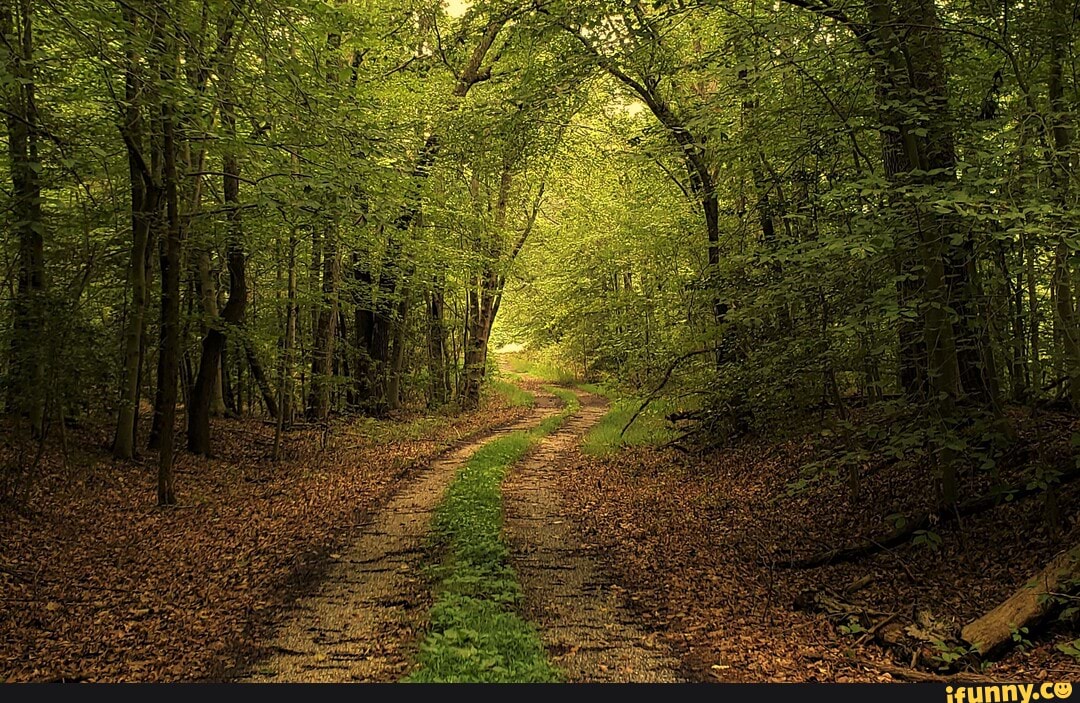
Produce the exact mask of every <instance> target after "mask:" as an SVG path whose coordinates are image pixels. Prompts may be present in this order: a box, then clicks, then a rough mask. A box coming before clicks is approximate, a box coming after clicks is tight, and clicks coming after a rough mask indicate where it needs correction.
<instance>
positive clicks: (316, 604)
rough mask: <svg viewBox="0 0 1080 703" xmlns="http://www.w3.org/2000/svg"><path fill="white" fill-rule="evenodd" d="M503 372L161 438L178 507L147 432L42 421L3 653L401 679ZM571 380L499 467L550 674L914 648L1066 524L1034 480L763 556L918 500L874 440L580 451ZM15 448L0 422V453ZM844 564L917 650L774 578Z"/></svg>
mask: <svg viewBox="0 0 1080 703" xmlns="http://www.w3.org/2000/svg"><path fill="white" fill-rule="evenodd" d="M519 382H521V381H520V379H519ZM523 384H524V385H525V386H526V387H527V388H528V390H529V391H530V392H531V393H533V395H534V396H535V397H536V398H537V403H536V405H535V407H534V408H532V409H530V408H526V407H511V406H509V405H508V404H507V403H505V402H501V401H500V400H499V399H497V398H492V399H489V400H488V402H486V404H485V405H484V407H483V408H481V410H479V411H477V412H473V413H465V414H461V415H446V416H438V415H437V416H429V415H419V414H418V415H409V416H404V417H401V418H397V419H395V420H393V421H380V422H375V421H356V420H351V421H344V420H343V421H341V422H339V423H337V424H335V425H334V426H332V427H329V428H318V427H309V428H298V429H297V430H295V431H293V432H292V433H291V434H290V436H289V438H288V442H287V443H286V446H287V447H288V449H289V451H288V453H287V455H286V456H285V457H284V458H283V459H282V461H280V462H276V463H275V462H272V461H270V459H269V458H268V457H269V455H270V448H271V444H272V438H273V428H272V427H270V426H269V425H267V424H265V423H262V422H258V421H254V420H249V421H238V420H222V421H219V422H217V423H216V430H217V431H218V436H219V437H220V438H221V441H220V443H219V445H220V451H219V455H218V456H217V457H216V458H214V459H195V458H193V457H191V456H189V455H187V454H186V453H183V452H181V453H180V454H179V457H180V459H179V466H178V471H177V484H178V491H179V494H180V499H181V507H179V508H175V509H165V510H162V509H158V508H157V507H155V505H154V500H153V499H154V490H153V487H154V482H153V481H154V479H153V462H152V461H151V460H150V459H151V458H152V457H149V456H148V457H147V458H146V460H145V462H144V463H136V464H131V463H124V462H116V461H113V460H112V459H110V458H109V456H108V453H107V451H106V445H107V435H106V434H105V433H104V429H103V428H101V429H99V430H97V431H95V430H93V429H90V428H84V429H82V430H79V431H74V430H72V431H69V434H68V436H67V437H66V438H64V439H65V441H64V442H63V446H61V444H60V443H59V441H58V442H57V443H56V446H52V445H50V446H48V447H47V448H46V451H45V453H44V454H43V460H42V462H41V463H40V467H39V469H38V474H37V476H36V478H35V480H34V482H33V483H32V484H31V487H30V489H29V490H28V492H27V493H25V494H24V496H23V499H22V502H21V507H20V508H19V509H18V510H15V509H12V508H5V509H3V512H0V532H2V533H3V534H4V539H3V541H2V543H0V681H4V680H6V681H31V680H33V681H42V680H46V681H48V680H52V681H59V680H72V681H178V680H233V681H235V680H253V681H283V680H284V681H350V680H379V681H395V680H400V679H401V678H402V677H403V676H404V675H405V674H407V673H408V671H409V667H410V663H411V662H412V661H413V659H414V656H413V655H414V654H415V649H416V646H417V644H418V640H419V638H418V637H417V635H419V634H422V633H423V631H424V628H425V626H426V624H427V623H426V617H427V614H428V612H429V608H430V606H431V603H432V597H433V594H432V587H433V584H432V583H430V581H429V580H428V579H427V578H426V576H425V568H424V567H423V566H422V564H424V563H427V564H430V563H431V561H432V560H433V559H437V558H438V555H434V554H431V553H430V550H429V543H428V539H427V536H428V532H429V522H430V518H431V513H432V510H433V508H434V507H435V505H436V504H437V503H438V502H439V500H440V499H441V497H442V496H443V494H444V493H445V490H446V487H447V485H449V483H450V481H451V480H452V479H453V478H454V476H455V474H456V473H457V469H458V468H459V467H460V466H462V464H463V462H464V461H465V460H466V459H467V458H468V457H469V455H471V454H472V453H473V452H474V451H475V450H476V449H477V448H479V447H480V446H482V445H484V444H485V443H487V442H489V441H492V440H494V439H495V438H496V437H500V436H504V435H505V434H506V432H508V431H509V430H510V429H524V428H531V427H535V426H536V425H537V424H539V422H540V421H541V420H542V419H543V418H545V417H549V416H551V415H552V414H553V413H555V412H556V411H557V408H556V406H557V403H556V401H555V399H554V398H553V397H552V396H551V394H549V393H547V392H546V391H544V390H543V389H542V387H541V386H540V384H539V383H536V382H533V381H528V380H526V381H524V382H523ZM578 398H579V400H580V402H581V409H580V410H579V411H578V412H577V413H575V414H574V415H573V416H572V417H570V418H568V420H567V421H566V422H565V423H564V424H563V425H562V426H561V427H559V428H558V429H556V430H555V431H554V432H552V433H551V434H549V435H548V436H546V437H544V438H543V439H542V440H540V441H539V443H538V445H537V446H536V447H535V448H534V449H533V450H532V451H531V452H530V454H529V455H528V456H526V458H525V459H523V460H522V461H520V462H519V463H518V464H517V465H516V466H514V467H513V468H512V470H511V472H510V473H509V475H508V476H507V478H506V480H505V482H504V484H503V490H504V501H505V523H504V534H505V539H506V541H507V543H508V545H509V547H510V560H511V563H512V566H513V567H514V570H515V572H516V574H517V577H518V579H519V581H520V582H521V585H522V587H523V589H524V594H525V600H524V605H523V607H522V614H523V615H524V617H525V618H526V619H527V620H528V621H529V622H531V623H532V624H533V625H535V626H536V627H537V629H538V630H539V634H540V636H541V638H542V640H543V643H544V645H545V647H546V649H547V651H548V655H549V658H550V660H551V662H552V663H553V664H554V665H555V666H556V667H557V668H558V669H559V670H560V671H561V672H562V673H563V675H564V677H565V678H566V679H567V680H571V681H808V680H809V681H893V680H901V679H904V678H906V677H908V676H909V675H910V674H912V673H914V672H916V671H917V672H921V675H924V676H925V675H926V674H927V673H931V674H933V672H935V670H936V668H937V664H938V663H939V661H938V660H936V659H935V657H936V656H939V655H946V654H947V652H946V651H944V650H939V649H936V645H933V644H932V641H933V640H934V639H936V638H937V637H938V636H939V635H940V634H944V633H949V632H955V631H956V630H957V629H958V628H959V626H960V625H962V624H963V623H965V622H967V621H969V620H971V619H973V618H975V617H977V616H978V615H980V614H982V613H983V612H985V611H986V610H988V609H990V608H992V607H993V606H994V605H995V604H997V603H998V602H999V601H1000V600H1002V599H1003V598H1005V597H1006V596H1007V595H1008V594H1009V593H1011V592H1012V590H1014V589H1015V588H1017V587H1018V586H1020V585H1021V584H1023V583H1024V582H1025V581H1026V580H1027V579H1028V578H1030V576H1031V574H1033V573H1034V572H1035V571H1037V570H1038V569H1039V568H1041V567H1042V566H1043V565H1045V564H1046V563H1047V562H1048V561H1049V560H1050V559H1051V558H1052V557H1053V556H1054V554H1056V553H1057V552H1059V551H1060V550H1061V549H1062V548H1063V547H1064V546H1066V545H1072V544H1075V543H1076V542H1077V539H1078V536H1080V526H1078V525H1077V522H1076V520H1075V517H1074V516H1073V513H1072V512H1071V511H1070V510H1068V508H1069V507H1070V506H1076V505H1078V504H1080V484H1077V483H1073V484H1070V485H1069V486H1066V487H1064V488H1062V489H1061V490H1060V492H1059V495H1058V506H1059V509H1060V512H1061V514H1062V515H1063V517H1062V519H1061V520H1060V522H1059V524H1058V525H1057V526H1056V527H1055V526H1052V525H1050V524H1049V523H1048V522H1047V521H1046V520H1045V519H1044V517H1043V511H1042V509H1041V505H1040V503H1039V502H1038V500H1030V501H1018V502H1016V503H1007V504H1004V505H1002V506H999V507H997V508H994V509H993V510H990V511H987V512H984V513H980V514H977V515H973V516H970V517H967V518H965V519H964V520H962V521H961V522H960V523H959V524H958V525H956V524H954V525H952V526H946V525H942V526H940V527H938V528H936V529H938V532H939V533H940V536H941V544H940V545H939V546H937V547H931V546H927V545H917V544H908V545H905V546H901V547H897V548H895V549H892V550H886V551H883V552H881V553H879V554H876V555H873V556H869V557H866V558H863V559H858V560H855V561H852V562H850V563H846V564H836V565H831V566H825V567H819V568H815V569H804V570H800V569H793V568H787V567H786V566H785V565H784V563H783V561H784V557H785V555H790V554H796V555H808V554H811V553H814V552H816V551H818V550H820V549H822V548H824V547H831V546H837V545H841V544H845V543H848V542H850V541H853V540H855V539H857V538H859V537H866V536H871V535H874V534H880V533H881V528H882V525H883V524H884V523H885V522H886V516H888V515H891V514H894V513H912V514H913V513H914V512H917V510H918V508H919V506H923V505H926V504H928V501H929V499H930V496H929V491H931V490H932V489H931V487H930V486H928V485H926V484H927V482H926V481H925V477H924V476H923V472H922V470H921V469H920V468H919V467H917V466H904V465H900V464H888V465H881V466H876V467H874V468H873V469H872V470H868V471H866V472H865V473H866V477H865V480H864V483H863V485H862V487H861V491H860V495H859V497H858V499H856V500H852V499H850V498H847V497H845V496H844V494H843V492H842V490H840V489H838V487H837V486H836V485H835V484H832V483H829V482H822V483H820V484H815V485H812V486H810V487H809V488H808V489H807V490H805V491H803V492H799V493H791V492H789V491H788V490H787V487H788V486H789V485H790V484H791V483H792V482H794V481H795V480H797V479H798V477H799V469H800V467H802V466H803V465H804V464H805V463H806V462H807V461H809V460H810V459H813V458H816V457H818V456H819V453H820V449H821V447H820V446H819V443H818V439H817V438H815V437H812V436H807V437H804V438H802V439H792V440H787V441H767V440H764V439H762V438H747V439H745V440H742V441H741V442H739V443H737V444H735V445H734V446H731V447H729V448H727V449H724V450H721V451H717V452H713V453H710V454H708V455H705V456H694V457H690V456H687V455H685V454H683V453H679V452H675V451H673V450H661V449H648V448H642V447H636V448H633V449H631V450H624V451H622V452H619V453H616V454H614V455H611V456H608V457H605V458H598V457H593V456H587V455H586V454H584V453H583V452H582V450H581V439H582V437H583V436H584V435H585V434H586V433H587V431H588V430H589V429H590V428H591V427H592V426H594V425H595V424H596V423H597V422H598V421H599V420H600V418H601V417H602V416H603V415H604V413H605V411H606V401H605V400H603V399H602V398H600V397H598V396H594V395H591V394H587V393H582V392H579V393H578ZM1055 423H1056V424H1055ZM1016 424H1017V427H1018V428H1019V431H1020V437H1019V443H1020V444H1021V445H1026V446H1028V447H1029V448H1031V447H1035V446H1036V445H1038V446H1037V449H1038V452H1039V456H1040V460H1041V461H1044V462H1046V463H1047V464H1048V465H1054V464H1055V462H1057V461H1058V460H1059V459H1063V458H1065V457H1067V456H1069V455H1070V452H1069V449H1068V437H1069V434H1070V432H1071V431H1072V430H1073V429H1075V428H1073V427H1072V426H1071V425H1069V424H1068V423H1067V422H1066V421H1065V420H1063V419H1060V418H1055V417H1054V416H1049V415H1048V416H1046V417H1045V418H1043V419H1042V420H1040V424H1038V425H1035V424H1033V423H1030V422H1025V421H1024V420H1023V418H1017V422H1016ZM1058 425H1060V426H1058ZM10 435H11V433H6V434H5V436H10ZM1051 436H1052V437H1057V438H1063V439H1062V441H1061V442H1058V444H1054V443H1053V442H1048V441H1047V440H1046V439H1045V438H1046V437H1051ZM5 441H6V440H5ZM64 446H66V447H67V450H65V449H64ZM17 449H18V447H17V446H11V445H9V446H4V447H2V448H0V459H2V460H4V461H13V460H14V459H15V458H16V456H15V454H14V452H15V451H16V450H17ZM1003 470H1004V471H1005V474H1006V475H1004V476H1002V478H1003V479H1004V480H1006V481H1009V482H1013V483H1015V482H1016V481H1017V480H1019V478H1020V477H1021V476H1022V473H1021V471H1022V470H1021V468H1019V465H1018V467H1016V468H1014V469H1008V468H1005V469H1003ZM1010 471H1012V472H1013V473H1009V472H1010ZM1013 474H1015V475H1013ZM963 489H964V491H965V493H966V494H967V495H979V494H981V492H984V491H985V490H986V489H987V486H986V485H985V477H980V475H979V474H972V475H970V476H966V477H965V478H964V483H963ZM853 583H855V584H859V586H858V588H857V589H855V590H854V591H851V592H850V593H847V594H846V595H845V598H847V599H848V600H849V601H851V602H852V603H853V604H857V606H858V607H859V608H860V609H862V610H865V611H866V612H870V613H874V614H875V617H877V618H878V620H877V622H881V621H882V620H886V619H887V620H889V621H890V622H896V623H898V624H901V625H903V626H904V629H905V631H906V632H908V634H909V635H910V636H911V637H914V638H916V639H918V638H922V639H923V640H925V641H924V642H923V643H922V644H921V646H919V647H917V648H916V650H915V652H916V653H915V656H914V661H913V660H912V659H911V658H909V657H908V656H907V655H906V654H905V655H904V656H900V655H898V653H897V651H896V650H895V649H894V648H888V647H886V646H884V645H882V644H880V643H879V642H878V641H877V640H876V639H875V637H873V636H872V633H868V632H867V631H866V628H865V627H856V626H853V625H854V623H851V622H837V621H836V620H835V619H833V620H830V619H829V618H827V617H825V616H824V615H822V614H821V613H815V612H807V611H806V610H804V609H801V608H800V607H798V606H797V603H798V602H799V600H800V597H801V596H802V595H803V594H804V593H805V592H806V591H807V590H815V591H821V590H823V589H828V590H832V591H834V592H837V593H845V589H846V588H847V587H848V586H849V585H850V584H853ZM840 625H843V626H844V627H839V626H840ZM1073 637H1075V633H1074V632H1073V628H1072V626H1071V625H1068V624H1061V623H1056V622H1054V623H1051V624H1049V625H1048V626H1047V627H1045V628H1042V629H1040V630H1039V631H1037V632H1032V633H1030V634H1028V635H1026V636H1024V637H1022V638H1021V639H1022V640H1023V641H1022V642H1020V646H1019V647H1013V648H1012V649H1011V650H1010V651H1009V652H1008V653H1006V654H1005V655H1003V656H1002V658H1001V660H1000V661H998V662H996V663H993V664H991V665H989V666H986V667H984V668H983V669H982V670H981V672H977V671H975V670H971V671H969V672H967V673H963V672H962V674H961V675H962V676H965V675H966V676H968V677H978V676H985V677H990V678H992V679H995V680H1022V681H1030V680H1049V681H1069V680H1075V679H1080V664H1078V663H1077V662H1076V660H1075V659H1073V658H1072V657H1070V656H1068V655H1066V654H1064V653H1062V652H1061V651H1059V650H1058V649H1057V647H1056V645H1059V644H1062V643H1064V642H1068V641H1070V640H1071V639H1072V638H1073Z"/></svg>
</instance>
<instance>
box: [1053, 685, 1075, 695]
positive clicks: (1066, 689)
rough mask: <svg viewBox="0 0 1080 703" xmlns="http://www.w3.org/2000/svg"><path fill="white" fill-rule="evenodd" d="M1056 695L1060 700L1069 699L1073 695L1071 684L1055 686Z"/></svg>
mask: <svg viewBox="0 0 1080 703" xmlns="http://www.w3.org/2000/svg"><path fill="white" fill-rule="evenodd" d="M1054 695H1055V696H1056V697H1058V698H1068V697H1069V696H1071V695H1072V684H1071V683H1056V684H1054Z"/></svg>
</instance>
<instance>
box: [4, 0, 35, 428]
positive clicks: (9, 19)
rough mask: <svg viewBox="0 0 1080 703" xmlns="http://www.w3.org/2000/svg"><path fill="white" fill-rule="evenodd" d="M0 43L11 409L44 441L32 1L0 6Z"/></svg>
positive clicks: (17, 0) (9, 1)
mask: <svg viewBox="0 0 1080 703" xmlns="http://www.w3.org/2000/svg"><path fill="white" fill-rule="evenodd" d="M0 32H2V33H3V36H4V37H12V38H14V39H15V40H16V41H15V43H14V44H9V43H8V42H6V41H5V42H0V55H2V57H3V61H4V64H5V66H4V68H5V70H6V71H7V73H8V75H9V76H12V77H13V80H11V81H10V82H8V83H7V84H6V85H5V86H4V89H3V91H4V94H5V103H6V105H5V112H6V114H7V133H8V157H9V165H10V170H11V185H12V194H13V196H14V198H13V201H14V202H13V204H12V216H13V217H12V219H13V220H14V222H15V225H14V229H15V231H16V236H17V238H18V242H19V268H18V290H17V292H16V296H15V305H14V325H13V335H12V340H11V367H10V373H11V379H10V385H9V392H8V407H9V409H10V410H12V411H14V412H15V413H16V414H18V415H21V416H23V417H25V418H27V419H28V420H29V423H30V429H31V432H32V433H33V434H35V435H40V434H41V432H42V430H43V422H44V413H45V391H46V388H45V353H44V352H45V349H44V348H43V347H42V343H43V342H44V337H45V300H44V298H45V295H44V294H45V250H44V243H45V242H44V231H45V223H44V220H43V217H42V210H41V182H40V173H41V160H40V158H39V156H38V113H37V104H36V102H35V92H36V86H35V83H34V68H33V55H34V38H33V2H32V0H7V1H6V2H4V3H3V4H0Z"/></svg>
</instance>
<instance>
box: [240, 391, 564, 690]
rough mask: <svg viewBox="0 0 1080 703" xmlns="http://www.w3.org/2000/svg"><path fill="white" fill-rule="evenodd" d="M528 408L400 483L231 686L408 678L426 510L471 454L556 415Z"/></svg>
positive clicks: (423, 596) (547, 407)
mask: <svg viewBox="0 0 1080 703" xmlns="http://www.w3.org/2000/svg"><path fill="white" fill-rule="evenodd" d="M536 400H537V405H536V408H535V409H534V410H533V412H531V413H530V414H529V416H528V417H526V418H525V419H523V420H521V421H519V422H517V423H515V424H513V425H510V426H508V427H505V428H503V429H501V430H498V431H496V432H494V433H491V434H488V435H486V436H484V437H481V438H479V439H476V440H473V441H471V442H469V443H467V444H465V445H462V446H461V447H459V448H457V449H455V450H453V451H451V452H449V453H448V454H446V455H445V456H444V457H442V458H441V459H439V460H438V461H436V462H434V463H433V464H432V465H431V466H430V468H428V469H427V470H425V471H423V472H421V473H419V474H418V475H417V476H416V477H415V478H413V479H412V480H411V481H410V482H409V483H407V484H405V485H404V486H403V487H402V489H401V490H400V491H398V493H397V494H396V495H395V496H394V497H393V498H391V500H390V502H389V503H388V504H387V505H386V506H385V507H384V508H383V509H382V510H380V511H379V512H378V513H377V514H376V515H375V516H374V518H373V520H372V521H371V522H370V523H369V524H367V525H365V526H363V527H362V529H360V531H359V533H358V535H357V538H356V541H355V542H354V543H353V545H352V546H351V547H350V548H349V549H347V550H343V552H342V554H340V555H338V556H337V557H336V561H335V563H334V565H333V566H331V567H330V568H329V570H328V571H327V574H326V577H325V579H324V580H323V581H322V582H321V583H320V585H319V588H318V589H317V590H316V591H315V592H313V593H311V594H310V595H308V596H306V597H304V598H301V599H300V600H298V601H297V603H296V604H295V606H294V607H293V608H292V609H291V610H290V611H288V612H287V613H284V615H283V618H282V620H281V622H280V623H279V625H278V627H277V629H276V632H277V634H276V636H275V637H274V639H273V640H272V641H271V642H269V643H267V644H266V648H267V649H268V650H270V651H272V652H273V654H272V655H271V656H270V657H269V658H267V659H264V660H263V661H261V662H259V663H257V664H255V665H254V666H252V667H251V670H250V672H249V673H248V674H247V675H246V676H243V677H240V679H239V680H242V681H251V682H296V683H317V682H321V683H334V682H349V681H373V682H390V681H397V680H399V679H400V678H401V677H402V676H403V675H404V674H405V673H407V670H408V667H409V663H410V660H411V659H412V654H413V651H414V648H415V646H416V644H417V642H416V639H417V638H416V635H417V634H418V633H419V631H420V630H421V629H422V628H423V627H424V625H425V622H426V617H427V613H428V609H429V606H430V605H431V593H430V589H429V586H428V584H427V583H426V582H425V581H424V579H423V575H422V574H421V573H420V566H421V561H422V559H423V557H424V546H425V540H426V537H427V534H428V528H429V525H430V522H431V515H432V512H433V510H434V509H435V507H436V506H437V505H438V504H439V502H440V501H441V500H442V498H443V495H444V494H445V492H446V489H447V487H448V486H449V485H450V483H451V481H452V480H453V479H454V476H455V475H456V474H457V470H458V469H459V468H460V467H461V465H462V464H463V463H464V462H465V461H466V460H467V459H468V458H469V457H470V456H471V455H472V454H473V453H474V452H476V450H477V449H479V448H480V447H481V446H483V445H484V444H487V443H488V442H490V441H492V440H494V439H496V438H497V437H499V436H502V435H506V434H509V433H510V432H514V431H517V430H523V429H531V428H533V427H535V426H536V425H537V424H538V423H539V422H541V421H542V420H543V419H544V418H546V417H549V416H551V415H553V414H555V413H556V412H558V410H559V403H558V400H557V399H556V398H555V397H554V396H551V395H550V394H547V393H536Z"/></svg>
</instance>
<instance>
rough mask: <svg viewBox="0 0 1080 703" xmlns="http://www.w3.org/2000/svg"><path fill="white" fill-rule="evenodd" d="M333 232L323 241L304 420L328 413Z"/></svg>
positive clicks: (334, 325)
mask: <svg viewBox="0 0 1080 703" xmlns="http://www.w3.org/2000/svg"><path fill="white" fill-rule="evenodd" d="M336 236H337V235H336V233H335V232H333V231H328V232H327V233H326V237H325V239H324V242H323V257H322V258H323V276H322V296H321V305H320V307H319V310H318V316H317V323H316V327H315V339H314V347H313V349H312V355H311V396H310V397H309V399H308V419H310V420H318V421H322V420H326V419H327V418H328V417H329V416H330V385H331V382H332V375H333V361H334V341H335V338H336V336H337V308H338V305H337V287H338V286H337V279H338V271H339V265H338V252H337V239H336Z"/></svg>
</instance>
